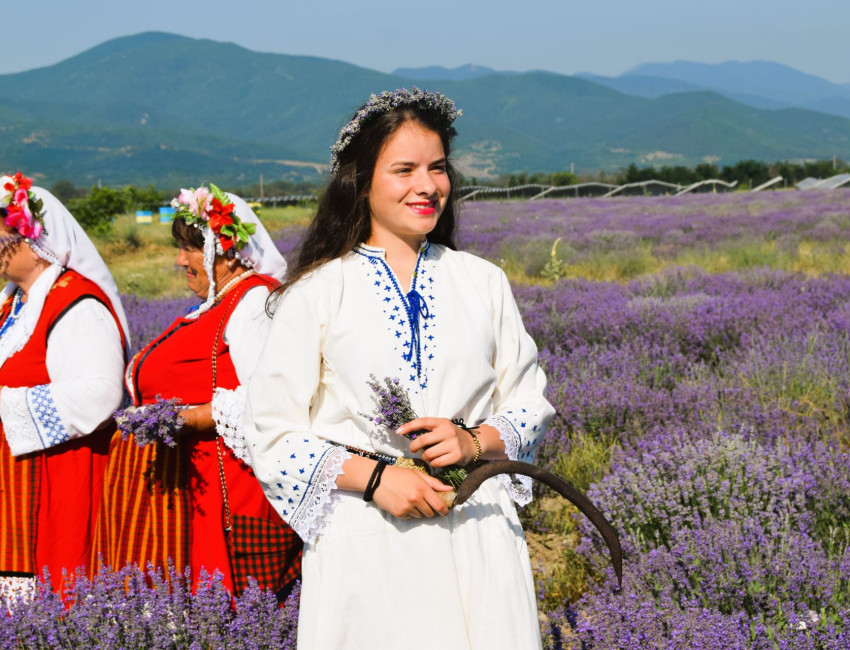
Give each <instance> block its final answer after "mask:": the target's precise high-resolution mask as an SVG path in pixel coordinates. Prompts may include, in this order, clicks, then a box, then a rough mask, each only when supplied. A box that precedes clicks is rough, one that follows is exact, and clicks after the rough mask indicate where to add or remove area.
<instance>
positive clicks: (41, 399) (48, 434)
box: [27, 384, 69, 449]
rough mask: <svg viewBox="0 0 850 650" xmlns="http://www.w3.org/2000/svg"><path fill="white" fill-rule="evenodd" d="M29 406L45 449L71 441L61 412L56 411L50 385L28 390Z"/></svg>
mask: <svg viewBox="0 0 850 650" xmlns="http://www.w3.org/2000/svg"><path fill="white" fill-rule="evenodd" d="M27 406H28V407H29V410H30V415H31V416H32V419H33V421H34V422H35V427H36V430H37V431H38V435H39V436H40V437H41V443H42V445H44V448H45V449H49V448H50V447H53V446H54V445H58V444H60V443H62V442H67V441H68V440H69V436H68V432H67V431H66V430H65V425H64V424H62V420H61V419H60V417H59V412H58V411H57V410H56V403H55V402H54V401H53V393H51V392H50V384H42V385H40V386H33V387H32V388H30V389H28V390H27Z"/></svg>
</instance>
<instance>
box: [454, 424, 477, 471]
mask: <svg viewBox="0 0 850 650" xmlns="http://www.w3.org/2000/svg"><path fill="white" fill-rule="evenodd" d="M452 424H454V425H455V426H456V427H458V428H459V429H463V430H464V431H466V432H467V433H468V434H469V435H471V436H472V442H474V443H475V456H473V458H472V460H471V461H469V463H468V464H470V465H471V464H472V463H477V462H478V461H479V460H481V443H480V442H479V440H478V434H476V433H475V429H477V428H478V427H468V426H466V424H465V423H464V421H463V418H453V419H452Z"/></svg>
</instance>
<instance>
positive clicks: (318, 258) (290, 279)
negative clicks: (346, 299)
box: [270, 106, 457, 298]
mask: <svg viewBox="0 0 850 650" xmlns="http://www.w3.org/2000/svg"><path fill="white" fill-rule="evenodd" d="M407 122H414V123H416V124H419V125H420V126H422V127H424V128H426V129H428V130H430V131H433V132H434V133H436V134H437V135H439V136H440V140H441V141H442V143H443V151H444V153H445V156H446V173H447V174H448V177H449V182H450V183H451V190H450V191H449V195H448V197H447V201H446V207H445V209H444V210H443V213H442V214H441V215H440V218H439V220H438V221H437V226H436V227H435V228H434V230H432V231H431V232H430V233H429V234H428V241H430V242H433V243H435V244H442V245H443V246H446V247H448V248H451V249H455V248H456V246H455V242H454V238H455V230H456V228H457V216H456V215H457V205H456V200H455V197H456V189H455V188H456V186H457V172H456V171H455V168H454V167H453V166H452V164H451V161H450V159H449V154H450V153H451V142H452V139H453V138H454V136H455V130H454V128H452V127H448V128H447V127H446V125H445V119H444V118H441V117H440V116H439V115H437V114H435V113H434V111H429V110H427V109H424V108H421V107H419V106H405V107H402V108H397V109H394V110H391V111H388V112H386V113H383V114H381V115H378V116H376V117H374V118H373V119H370V120H369V121H368V122H367V123H365V124H363V125H362V126H361V128H360V132H359V133H358V134H357V136H356V137H355V138H354V139H353V140H352V141H351V142H350V143H349V144H348V146H347V147H346V148H345V149H343V151H342V152H340V154H339V169H338V170H337V172H336V173H335V174H334V175H333V176H332V177H331V180H330V182H329V183H328V185H327V187H326V188H325V191H324V194H323V195H322V198H321V199H320V200H319V206H318V208H317V210H316V216H315V217H314V218H313V221H312V222H311V223H310V226H309V227H308V229H307V233H306V234H305V236H304V240H303V241H302V243H301V246H300V248H299V250H298V253H297V255H296V258H295V263H294V264H293V265H292V266H291V267H290V269H289V273H288V275H287V277H286V281H285V282H284V283H283V285H282V286H281V287H280V288H279V289H278V292H282V291H285V290H286V289H287V288H288V287H290V286H291V285H292V284H294V283H295V282H296V281H298V279H299V278H301V277H303V276H304V275H306V274H307V273H309V272H310V271H313V270H314V269H316V268H318V267H319V266H321V265H322V264H324V263H326V262H330V261H331V260H334V259H336V258H338V257H342V256H343V255H345V254H346V253H348V252H349V251H351V250H352V249H353V248H354V247H355V246H356V245H357V244H360V243H362V242H364V241H366V240H367V239H368V238H369V235H370V233H371V229H372V220H371V215H370V211H369V203H368V201H367V197H368V194H369V189H370V187H371V185H372V176H373V174H374V172H375V163H376V162H377V160H378V155H379V154H380V152H381V148H382V147H383V146H384V143H385V142H386V141H387V140H388V139H389V138H390V137H391V136H392V135H393V134H394V133H395V132H396V131H398V129H399V128H400V127H401V126H402V125H403V124H406V123H407ZM276 293H277V292H276ZM273 297H274V294H273V296H270V298H273Z"/></svg>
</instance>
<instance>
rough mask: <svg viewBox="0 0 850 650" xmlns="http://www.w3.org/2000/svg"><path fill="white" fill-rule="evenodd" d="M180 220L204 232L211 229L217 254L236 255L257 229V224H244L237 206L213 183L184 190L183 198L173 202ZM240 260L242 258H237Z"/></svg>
mask: <svg viewBox="0 0 850 650" xmlns="http://www.w3.org/2000/svg"><path fill="white" fill-rule="evenodd" d="M171 206H172V207H173V208H174V209H175V211H176V214H177V216H178V217H182V218H183V219H184V220H185V221H186V223H188V224H190V225H192V226H195V227H196V228H201V229H203V228H204V227H206V226H209V228H210V230H212V231H213V233H214V234H215V236H216V252H217V253H218V254H219V255H224V254H225V253H227V251H229V250H230V249H231V248H232V249H234V253H235V252H236V251H238V250H240V249H241V248H243V247H244V246H245V244H247V243H248V241H249V240H250V239H251V235H253V234H254V231H255V230H256V229H257V226H256V224H253V223H244V222H243V221H242V220H241V219H240V218H239V216H238V215H237V214H236V212H235V209H236V206H235V205H234V204H233V202H232V201H231V200H230V197H228V196H227V194H225V193H224V192H223V191H221V190H220V189H219V188H218V187H216V186H215V185H213V184H212V183H210V186H209V188H206V187H204V186H201V187H199V188H197V189H195V188H192V189H188V190H186V189H181V190H180V196H178V197H177V198H176V199H174V200H173V201H172V202H171ZM237 257H238V254H237Z"/></svg>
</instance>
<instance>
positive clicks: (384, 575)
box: [298, 479, 541, 650]
mask: <svg viewBox="0 0 850 650" xmlns="http://www.w3.org/2000/svg"><path fill="white" fill-rule="evenodd" d="M322 531H323V532H322V533H321V534H320V535H319V536H318V537H317V538H316V539H315V540H314V541H313V543H310V544H306V545H305V547H304V563H303V583H302V590H301V609H300V616H299V619H298V648H299V649H300V650H343V649H348V648H350V649H351V650H362V649H363V648H376V649H382V650H383V649H385V648H386V649H392V650H414V649H422V650H425V649H426V648H427V649H428V650H433V649H435V648H440V649H441V650H485V649H486V650H499V649H500V648H505V649H506V650H507V649H510V650H533V649H535V648H540V647H541V640H540V624H539V622H538V619H537V600H536V597H535V590H534V582H533V579H532V574H531V563H530V562H529V558H528V547H527V545H526V542H525V536H524V535H523V532H522V527H521V526H520V524H519V520H518V518H517V514H516V509H515V508H514V505H513V503H512V502H511V500H510V497H509V496H508V494H507V491H506V490H505V489H504V487H502V485H501V484H500V483H499V482H498V480H496V479H491V480H489V481H487V482H486V483H485V484H484V485H482V486H481V488H479V490H478V491H477V492H476V493H475V494H474V495H473V496H472V498H471V499H470V500H469V501H467V502H466V503H465V504H464V505H462V506H460V507H458V508H455V509H453V510H451V511H450V512H449V515H448V516H447V517H435V518H433V519H412V520H399V519H396V518H395V517H392V516H390V515H388V514H386V513H385V512H384V511H383V510H381V509H380V508H378V507H377V506H376V505H374V504H369V503H365V502H364V501H363V499H362V497H360V496H359V495H356V494H353V493H347V492H343V493H341V499H340V502H339V503H338V504H337V505H336V506H335V508H334V510H333V513H332V514H331V516H330V518H329V520H328V521H327V522H325V525H324V527H323V528H322Z"/></svg>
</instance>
